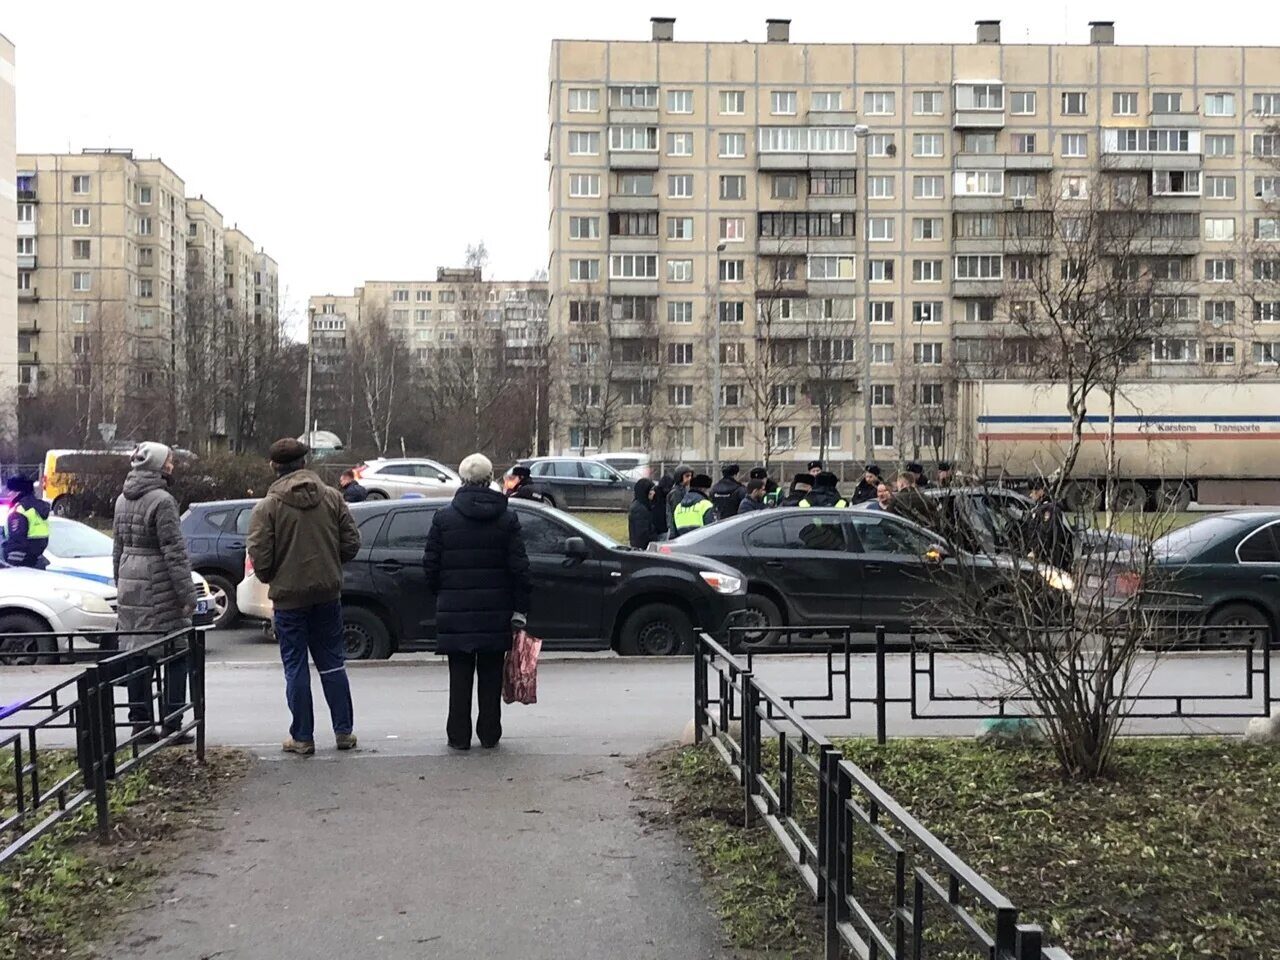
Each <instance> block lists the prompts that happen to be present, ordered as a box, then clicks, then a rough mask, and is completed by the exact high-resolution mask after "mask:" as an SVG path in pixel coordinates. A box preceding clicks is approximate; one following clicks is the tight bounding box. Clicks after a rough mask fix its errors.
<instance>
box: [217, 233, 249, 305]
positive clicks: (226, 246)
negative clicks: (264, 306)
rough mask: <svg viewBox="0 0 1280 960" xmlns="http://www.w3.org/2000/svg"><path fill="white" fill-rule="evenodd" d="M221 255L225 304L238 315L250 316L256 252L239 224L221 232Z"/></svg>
mask: <svg viewBox="0 0 1280 960" xmlns="http://www.w3.org/2000/svg"><path fill="white" fill-rule="evenodd" d="M223 255H224V257H225V259H224V260H223V264H222V270H223V288H224V290H225V292H226V296H227V306H228V307H231V308H232V309H234V310H235V311H236V314H237V315H238V316H239V317H242V318H251V317H253V315H254V310H253V299H254V291H255V284H254V272H255V270H254V268H255V266H256V265H257V264H256V259H257V253H256V252H255V251H254V248H253V241H252V240H250V239H249V237H248V236H247V235H246V234H245V233H244V231H242V230H241V229H240V227H239V225H236V226H233V227H232V228H231V229H230V230H228V231H226V232H225V233H224V234H223Z"/></svg>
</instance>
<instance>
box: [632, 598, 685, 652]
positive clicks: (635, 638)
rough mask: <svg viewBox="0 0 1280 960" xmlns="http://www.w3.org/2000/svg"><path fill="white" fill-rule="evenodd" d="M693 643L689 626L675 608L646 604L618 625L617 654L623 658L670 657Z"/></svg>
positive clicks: (679, 611)
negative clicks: (620, 626) (619, 629)
mask: <svg viewBox="0 0 1280 960" xmlns="http://www.w3.org/2000/svg"><path fill="white" fill-rule="evenodd" d="M692 643H693V624H692V623H691V622H690V621H689V618H688V617H687V616H685V613H684V611H683V610H681V609H680V608H679V607H673V606H671V604H669V603H649V604H646V605H645V606H643V607H641V608H640V609H638V610H634V611H632V613H631V615H630V616H629V617H627V619H626V622H625V623H624V624H623V625H622V632H621V634H620V635H619V637H618V652H619V653H621V654H622V655H623V656H626V657H671V656H675V655H676V654H677V653H679V652H680V651H681V650H683V649H684V648H685V646H686V644H692Z"/></svg>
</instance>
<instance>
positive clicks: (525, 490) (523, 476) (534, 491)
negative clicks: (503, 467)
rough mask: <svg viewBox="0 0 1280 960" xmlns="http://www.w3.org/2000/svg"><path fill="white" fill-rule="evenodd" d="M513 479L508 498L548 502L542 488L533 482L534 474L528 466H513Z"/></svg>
mask: <svg viewBox="0 0 1280 960" xmlns="http://www.w3.org/2000/svg"><path fill="white" fill-rule="evenodd" d="M511 480H512V484H511V486H510V487H509V488H508V490H507V497H508V498H510V499H512V500H533V501H536V502H537V503H546V502H547V498H546V496H545V495H544V494H543V493H542V490H541V488H539V486H538V485H537V484H536V483H534V482H533V474H531V473H530V472H529V468H528V467H523V466H518V467H512V468H511Z"/></svg>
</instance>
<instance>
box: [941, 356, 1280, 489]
mask: <svg viewBox="0 0 1280 960" xmlns="http://www.w3.org/2000/svg"><path fill="white" fill-rule="evenodd" d="M1086 408H1087V419H1086V421H1085V425H1084V440H1083V443H1082V445H1081V449H1080V455H1079V458H1078V459H1077V461H1076V464H1075V467H1074V469H1073V470H1072V471H1071V481H1070V483H1069V484H1068V486H1067V487H1066V489H1065V495H1066V498H1067V500H1068V501H1069V502H1070V503H1072V505H1073V506H1078V505H1080V504H1084V503H1088V502H1091V501H1098V500H1100V499H1101V496H1102V491H1103V487H1104V479H1105V477H1106V464H1107V437H1108V431H1109V427H1108V424H1109V420H1110V417H1109V403H1108V400H1107V396H1106V394H1105V393H1104V392H1103V391H1101V390H1098V391H1095V392H1094V393H1092V394H1090V396H1089V397H1088V402H1087V404H1086ZM1115 413H1116V417H1115V440H1116V467H1117V470H1116V473H1117V477H1118V480H1119V483H1118V484H1117V487H1116V491H1115V495H1114V503H1113V505H1114V506H1115V507H1116V508H1118V509H1133V508H1137V507H1140V506H1141V505H1143V504H1147V505H1156V504H1163V505H1168V506H1171V507H1174V508H1176V509H1182V508H1185V507H1186V506H1187V505H1189V504H1190V503H1192V502H1196V503H1202V504H1277V503H1280V382H1274V381H1271V382H1264V381H1256V382H1251V381H1244V382H1224V381H1221V380H1178V381H1174V380H1143V381H1135V382H1133V383H1128V384H1125V385H1124V386H1123V387H1122V388H1121V390H1120V392H1119V394H1118V395H1117V397H1116V411H1115ZM956 419H957V426H958V431H957V447H956V451H955V456H956V459H957V460H958V461H959V462H960V465H961V466H962V467H963V468H965V469H966V471H971V472H973V473H975V474H977V475H978V476H981V477H984V478H987V479H1001V478H1003V479H1006V480H1014V481H1016V480H1025V479H1028V478H1030V477H1035V476H1046V477H1047V476H1050V475H1051V474H1053V472H1054V471H1055V470H1058V469H1059V468H1060V467H1061V465H1062V463H1063V461H1064V460H1065V458H1066V453H1067V450H1068V447H1069V446H1070V442H1071V417H1070V415H1069V414H1068V413H1067V406H1066V389H1065V387H1062V386H1056V385H1046V384H1038V383H1029V382H1020V381H1010V380H969V381H962V382H961V383H960V384H959V397H958V409H957V417H956Z"/></svg>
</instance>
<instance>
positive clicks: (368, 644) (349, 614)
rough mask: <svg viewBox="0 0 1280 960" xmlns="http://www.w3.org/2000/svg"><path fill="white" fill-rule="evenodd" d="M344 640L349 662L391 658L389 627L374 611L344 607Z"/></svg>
mask: <svg viewBox="0 0 1280 960" xmlns="http://www.w3.org/2000/svg"><path fill="white" fill-rule="evenodd" d="M342 639H343V642H344V643H345V644H346V648H347V659H348V660H386V659H387V658H388V657H389V656H391V636H390V635H389V634H388V632H387V625H386V624H385V623H383V622H382V618H381V617H379V616H378V615H377V614H376V613H374V612H373V611H372V610H365V609H364V608H363V607H343V609H342Z"/></svg>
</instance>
